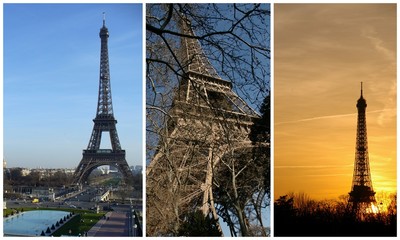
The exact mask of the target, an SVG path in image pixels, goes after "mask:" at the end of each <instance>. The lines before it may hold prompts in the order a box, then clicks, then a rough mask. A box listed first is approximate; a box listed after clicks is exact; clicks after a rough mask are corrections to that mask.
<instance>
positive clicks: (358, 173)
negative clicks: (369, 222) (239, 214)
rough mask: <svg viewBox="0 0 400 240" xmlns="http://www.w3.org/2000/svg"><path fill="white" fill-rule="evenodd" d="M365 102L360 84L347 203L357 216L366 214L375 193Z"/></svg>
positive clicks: (373, 200)
mask: <svg viewBox="0 0 400 240" xmlns="http://www.w3.org/2000/svg"><path fill="white" fill-rule="evenodd" d="M366 108H367V101H366V100H365V99H364V97H363V89H362V83H361V96H360V98H359V99H358V101H357V109H358V118H357V140H356V156H355V161H354V173H353V183H352V187H351V192H350V193H349V195H350V198H349V203H350V205H351V210H352V212H353V213H355V214H357V215H358V216H360V215H362V214H364V213H366V211H368V208H370V206H371V204H372V203H374V202H375V192H374V189H373V187H372V180H371V172H370V167H369V157H368V141H367V122H366V116H365V110H366Z"/></svg>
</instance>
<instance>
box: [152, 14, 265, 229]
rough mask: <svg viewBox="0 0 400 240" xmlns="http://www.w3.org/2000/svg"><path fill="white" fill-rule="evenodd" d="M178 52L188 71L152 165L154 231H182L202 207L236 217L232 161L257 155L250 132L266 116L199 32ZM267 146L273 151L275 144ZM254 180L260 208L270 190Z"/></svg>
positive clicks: (241, 164) (184, 26) (187, 31)
mask: <svg viewBox="0 0 400 240" xmlns="http://www.w3.org/2000/svg"><path fill="white" fill-rule="evenodd" d="M178 23H179V25H180V26H179V27H180V29H181V32H182V33H183V35H185V36H195V34H194V32H193V29H192V27H191V25H190V22H189V21H188V20H187V19H185V18H183V20H182V19H181V20H180V21H179V22H178ZM178 55H179V56H180V58H181V62H182V63H183V65H184V75H183V76H182V77H181V79H180V82H179V86H178V87H177V90H176V92H175V95H174V99H173V103H172V107H171V109H170V110H169V111H168V116H169V117H170V118H169V120H168V121H167V123H166V124H165V127H164V130H163V132H164V135H163V136H162V137H161V139H160V142H159V147H158V149H157V151H156V153H155V154H154V156H153V158H152V159H151V161H150V163H149V164H148V166H147V170H146V194H147V197H146V232H147V235H148V236H165V235H169V236H171V235H174V234H176V233H177V230H178V228H179V224H180V223H181V222H182V221H184V218H185V215H186V214H188V213H192V212H195V211H198V210H200V211H202V212H203V214H204V215H205V216H209V217H211V218H214V219H218V218H219V217H222V218H223V219H224V221H225V222H227V223H228V224H229V223H232V216H231V212H230V211H231V210H232V209H229V207H227V205H226V204H225V205H224V203H223V201H224V199H223V197H222V195H223V193H221V192H223V191H229V187H228V184H226V177H227V175H229V174H227V168H228V167H227V166H228V165H229V166H230V167H233V168H235V167H236V168H237V169H242V170H243V169H245V168H246V164H251V163H252V161H253V160H252V159H250V158H251V156H252V154H253V150H254V148H255V146H254V144H253V143H252V142H251V141H250V139H249V133H250V128H251V126H252V125H253V122H254V121H255V119H259V118H260V116H259V115H258V114H257V113H256V112H255V111H254V110H253V109H252V108H251V107H250V106H249V105H248V104H247V103H246V102H245V101H244V100H243V99H241V98H240V97H239V96H238V95H237V94H236V93H235V92H234V91H233V90H232V83H231V82H229V81H226V80H223V79H222V78H221V77H220V76H219V75H218V73H217V71H216V70H215V69H214V67H213V66H212V65H211V64H210V62H209V60H208V58H207V57H206V55H205V54H204V52H203V49H202V47H201V45H200V42H199V41H198V40H197V39H196V38H195V37H193V38H191V37H182V38H181V48H180V52H179V54H178ZM262 148H263V150H265V148H268V152H269V144H266V145H263V146H262ZM260 169H262V168H260ZM238 171H239V170H238ZM252 174H254V175H257V174H258V173H257V172H253V173H252ZM238 175H239V174H238ZM254 175H253V176H254ZM238 179H240V178H239V177H238ZM252 180H253V179H240V180H238V181H241V183H239V185H240V184H243V185H244V184H248V185H251V186H250V187H252V188H255V187H256V186H260V190H259V192H258V198H257V203H256V204H258V205H257V206H258V207H256V211H258V213H260V212H261V201H262V199H263V197H264V196H265V194H266V193H265V191H264V189H263V187H262V186H261V184H260V183H259V182H255V181H256V180H254V182H252ZM239 187H243V186H242V185H240V186H239ZM247 187H248V186H247ZM244 188H245V187H243V189H244ZM216 189H218V191H216ZM240 197H242V196H240ZM243 198H244V196H243ZM231 231H232V229H231Z"/></svg>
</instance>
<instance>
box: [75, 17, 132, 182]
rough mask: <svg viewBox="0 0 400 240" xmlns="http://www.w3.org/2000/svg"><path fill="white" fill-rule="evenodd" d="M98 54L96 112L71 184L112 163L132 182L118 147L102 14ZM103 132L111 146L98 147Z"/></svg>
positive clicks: (107, 33)
mask: <svg viewBox="0 0 400 240" xmlns="http://www.w3.org/2000/svg"><path fill="white" fill-rule="evenodd" d="M99 36H100V39H101V57H100V81H99V98H98V102H97V113H96V117H95V119H93V122H94V127H93V131H92V135H91V137H90V141H89V144H88V146H87V149H86V150H83V157H82V160H81V161H80V163H79V165H78V167H77V168H76V170H75V173H74V177H73V183H74V184H85V183H87V179H88V177H89V175H90V173H91V172H92V171H93V170H94V169H96V168H97V167H99V166H102V165H110V166H115V167H116V168H117V169H118V170H119V171H120V172H121V173H122V175H123V177H124V181H125V183H131V181H132V179H133V176H132V172H131V170H130V168H129V166H128V163H127V162H126V159H125V150H123V149H122V148H121V144H120V142H119V138H118V133H117V128H116V124H117V120H116V119H115V118H114V112H113V106H112V99H111V84H110V67H109V62H108V37H109V32H108V29H107V27H106V23H105V16H104V13H103V26H102V28H101V29H100V34H99ZM103 132H109V135H110V141H111V146H112V149H100V143H101V136H102V133H103Z"/></svg>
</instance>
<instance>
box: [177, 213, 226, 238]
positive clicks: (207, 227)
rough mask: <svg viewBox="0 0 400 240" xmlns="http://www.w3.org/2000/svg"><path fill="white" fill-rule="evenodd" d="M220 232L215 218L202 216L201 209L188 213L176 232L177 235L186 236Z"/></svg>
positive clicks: (219, 234) (210, 234) (215, 234)
mask: <svg viewBox="0 0 400 240" xmlns="http://www.w3.org/2000/svg"><path fill="white" fill-rule="evenodd" d="M221 234H222V233H221V231H220V230H219V228H218V222H217V220H215V219H214V218H212V217H211V218H210V217H209V216H204V215H203V213H202V212H201V211H196V212H193V213H190V214H188V215H187V216H186V219H185V221H184V222H183V223H182V224H181V225H180V228H179V232H178V235H179V236H187V237H189V236H192V237H201V236H221Z"/></svg>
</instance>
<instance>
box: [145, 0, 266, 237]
mask: <svg viewBox="0 0 400 240" xmlns="http://www.w3.org/2000/svg"><path fill="white" fill-rule="evenodd" d="M269 14H270V12H269V5H267V4H147V5H146V78H147V81H146V117H147V121H146V131H147V135H146V147H147V151H146V154H147V165H148V167H147V190H146V192H147V202H148V203H149V202H150V204H152V205H149V204H148V205H147V216H146V218H147V219H146V222H147V226H148V227H147V233H148V234H149V235H175V234H177V232H178V229H179V226H180V224H181V222H182V221H184V219H182V215H183V213H185V212H188V211H193V212H194V211H196V210H198V209H197V208H203V213H206V212H207V210H205V209H206V208H211V210H210V211H209V214H211V215H214V218H215V217H222V218H223V220H224V221H226V222H227V224H228V226H229V228H230V230H231V234H232V235H233V236H237V235H242V236H249V235H267V233H266V228H265V227H264V226H263V223H262V217H261V215H262V213H261V207H266V206H267V205H268V204H269V196H270V195H269V185H268V187H267V186H266V185H267V184H266V182H268V184H269V179H268V181H266V176H269V174H265V171H268V172H269V140H268V141H267V140H265V139H264V140H263V141H258V142H257V143H254V142H253V143H251V140H250V138H249V136H248V135H249V131H250V128H249V127H247V126H248V125H250V123H252V121H254V120H256V119H259V118H260V116H259V115H258V114H257V113H255V112H254V110H253V109H259V108H260V106H261V104H262V102H263V101H264V99H265V98H266V97H267V96H269V89H270V88H269V74H270V67H269V59H270V50H269ZM188 26H189V27H188ZM185 27H186V30H185ZM187 28H190V30H191V31H193V33H192V34H190V33H188V30H187ZM187 41H196V42H197V43H198V44H201V48H202V51H203V52H204V56H205V58H204V56H203V55H201V54H200V55H196V56H195V55H189V56H195V57H192V58H190V57H189V58H188V57H187V55H188V54H186V55H185V54H184V51H182V49H183V48H184V47H186V48H187V45H185V42H187ZM186 44H187V43H186ZM186 50H187V49H186ZM188 51H189V50H188ZM195 58H196V59H195ZM198 63H202V65H203V66H202V67H199V68H198V69H200V68H201V69H200V70H198V71H197V72H198V73H200V74H203V75H206V76H209V77H210V78H213V79H217V80H218V79H224V80H225V81H226V82H227V83H226V84H227V85H230V84H231V86H233V89H232V90H233V92H234V93H233V92H232V93H231V92H222V93H221V92H218V91H210V90H209V89H208V90H205V89H203V88H202V87H200V86H199V84H195V83H193V81H191V78H190V77H188V74H189V72H190V68H189V66H191V67H193V65H195V64H198ZM195 67H196V66H195ZM186 89H193V90H192V91H193V94H194V95H196V96H197V99H196V102H195V103H194V102H186V103H185V104H182V103H181V101H180V99H181V98H182V99H185V98H186V99H189V98H188V95H189V91H188V90H186ZM235 93H237V94H238V96H236V95H235ZM226 98H228V99H229V100H230V101H227V100H226ZM232 99H233V100H232ZM242 99H243V100H244V101H243V100H242ZM191 101H194V100H193V99H192V100H191ZM246 102H247V104H248V105H249V106H248V105H247V104H246ZM191 104H192V105H191ZM240 104H241V105H240ZM194 105H197V106H200V105H201V106H202V107H201V109H200V108H198V109H194V107H193V106H194ZM242 108H243V109H244V108H246V109H244V110H243V109H242ZM199 109H200V110H199ZM221 109H223V111H221ZM237 109H239V110H240V111H242V112H241V113H240V114H237V113H235V114H233V113H234V112H235V111H237V112H239V110H237ZM178 115H179V118H178V117H176V116H178ZM233 115H234V116H235V118H236V119H235V120H234V121H233V120H232V119H233V118H232V116H233ZM239 115H240V116H241V117H240V119H239V118H238V117H237V116H239ZM242 115H243V116H242ZM210 119H211V121H210ZM243 122H246V123H245V124H243ZM233 126H235V127H233ZM177 129H178V130H177ZM268 134H269V133H268ZM239 143H240V144H239ZM160 161H162V162H163V163H162V164H163V165H162V166H155V164H156V162H160ZM204 172H207V174H205V173H204ZM204 176H208V177H204ZM207 191H209V192H207ZM205 193H206V194H205ZM201 194H203V195H201ZM161 195H162V197H160V196H161ZM206 195H207V199H205V198H204V197H203V199H202V197H201V196H206ZM154 202H158V204H154ZM182 202H184V203H185V204H182ZM206 203H207V206H205V204H206ZM209 205H211V207H210V206H209ZM149 224H150V225H149Z"/></svg>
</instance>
